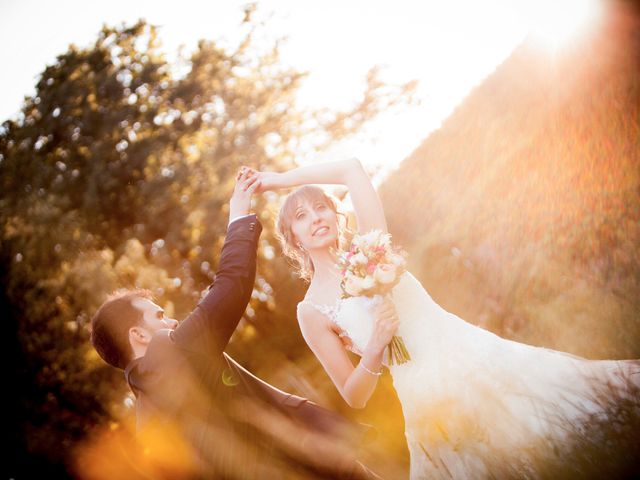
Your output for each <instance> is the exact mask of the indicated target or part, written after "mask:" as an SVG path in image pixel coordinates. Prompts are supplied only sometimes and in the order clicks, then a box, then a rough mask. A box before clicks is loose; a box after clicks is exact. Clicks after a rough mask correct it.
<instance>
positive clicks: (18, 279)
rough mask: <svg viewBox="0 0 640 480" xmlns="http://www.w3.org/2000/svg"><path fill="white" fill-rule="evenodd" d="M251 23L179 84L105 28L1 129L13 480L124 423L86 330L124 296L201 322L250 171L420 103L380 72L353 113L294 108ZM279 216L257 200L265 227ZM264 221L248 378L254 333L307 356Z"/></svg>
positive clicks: (250, 316) (205, 45)
mask: <svg viewBox="0 0 640 480" xmlns="http://www.w3.org/2000/svg"><path fill="white" fill-rule="evenodd" d="M252 8H253V7H249V8H248V9H247V12H246V16H245V21H244V22H243V24H242V25H241V26H240V27H239V28H242V29H244V30H245V36H244V38H243V40H242V41H241V42H240V44H239V45H238V47H237V48H235V49H233V50H232V51H229V50H228V49H224V48H222V47H220V46H219V45H217V44H216V43H215V42H211V41H201V42H200V43H199V44H198V48H197V49H196V51H195V52H194V53H193V54H192V55H191V56H190V57H189V58H181V59H180V64H181V65H182V66H183V67H184V68H185V69H186V70H187V72H186V74H185V73H184V72H183V73H182V74H181V75H178V74H177V73H176V71H175V69H174V68H173V67H174V66H175V65H171V64H169V63H167V60H166V58H165V56H164V54H163V52H162V50H161V46H160V44H159V41H158V38H157V30H156V28H155V27H154V26H152V25H148V24H147V23H145V22H144V21H140V22H138V23H136V24H135V25H133V26H121V27H117V28H113V27H106V26H105V27H104V28H103V29H102V30H101V32H100V33H99V35H98V38H97V40H96V41H95V43H94V45H93V46H91V47H90V48H78V47H75V46H71V47H70V48H69V50H68V51H67V52H66V53H64V54H62V55H60V56H59V57H58V58H57V61H56V62H55V63H54V64H53V65H50V66H48V67H47V68H46V69H45V70H44V72H43V73H42V76H41V78H40V80H39V82H38V84H37V86H36V94H35V95H34V96H33V97H30V98H27V99H26V100H25V103H24V107H23V109H22V113H21V116H20V118H19V119H18V120H16V121H7V122H5V123H4V124H3V125H2V129H1V131H0V192H1V193H0V225H1V227H2V232H1V239H0V242H1V252H0V259H1V262H2V267H3V268H2V271H3V272H5V273H4V274H3V276H2V284H3V287H4V295H3V297H2V308H3V311H6V312H7V318H8V319H9V321H10V322H11V324H12V327H13V328H15V330H16V333H17V339H18V344H17V346H16V349H15V352H14V353H15V355H16V357H17V365H18V368H17V370H16V374H15V375H16V379H15V380H16V384H17V386H18V390H19V391H18V392H17V396H16V405H15V408H16V409H18V411H19V414H18V415H16V419H15V422H16V424H15V429H16V434H17V438H18V442H17V445H16V449H17V455H16V459H17V461H18V463H19V468H23V469H27V470H29V471H32V470H33V469H34V468H36V467H37V466H38V465H40V463H38V462H41V465H43V466H44V465H46V466H47V468H50V466H51V465H57V466H58V468H59V472H61V473H62V472H69V471H72V469H73V465H72V463H73V461H72V458H71V457H70V456H68V452H72V451H73V448H74V447H75V446H76V445H77V444H78V442H80V441H81V440H82V439H83V438H85V437H86V436H87V435H88V434H90V433H91V432H92V431H93V430H94V429H95V426H97V425H103V424H105V423H106V422H109V421H115V422H118V421H121V420H122V418H125V417H126V414H127V411H128V410H127V408H126V405H125V402H124V400H126V386H125V384H124V382H123V381H122V378H121V374H120V373H119V372H117V371H116V370H114V369H112V368H111V367H108V366H106V365H105V364H104V363H103V362H102V361H101V360H100V359H99V358H98V357H97V355H96V354H95V352H94V351H93V349H92V348H91V347H90V345H89V344H88V325H89V319H90V317H91V315H92V314H93V312H94V311H95V309H96V308H97V307H98V306H99V304H100V303H101V302H102V301H103V300H104V297H105V295H106V294H108V293H110V292H111V291H113V290H114V289H115V288H117V287H123V286H125V287H127V286H128V287H134V286H135V287H143V288H150V289H152V290H153V291H154V292H155V294H156V296H157V299H158V301H159V302H160V303H162V304H164V305H165V306H166V307H167V308H166V309H167V310H168V312H169V313H170V314H175V315H176V316H177V317H178V318H180V317H181V316H182V315H184V314H186V313H188V311H189V310H190V309H191V308H193V306H194V304H195V301H196V300H197V298H198V297H199V296H200V294H201V291H203V290H204V289H205V287H206V286H207V285H208V283H209V282H210V281H211V279H212V277H213V272H214V271H215V265H216V264H217V260H218V257H217V254H218V252H219V248H220V246H221V244H222V241H223V237H224V234H225V230H226V222H227V215H228V207H227V202H228V198H229V196H230V194H231V190H232V187H233V178H234V173H235V171H236V170H237V168H238V167H239V166H240V165H242V164H247V165H250V166H252V167H255V168H260V169H266V168H269V169H283V168H288V167H291V166H294V165H295V159H296V157H297V156H298V155H300V154H301V153H303V149H304V148H308V147H305V145H311V148H312V149H316V150H317V149H321V148H325V147H326V146H328V145H330V144H331V143H332V142H335V141H337V140H339V139H341V138H344V137H346V136H348V135H350V134H352V133H354V132H356V131H357V130H358V129H359V128H360V127H361V126H362V125H364V124H365V123H366V122H367V121H369V120H370V119H372V118H374V117H375V116H376V115H377V114H378V113H380V112H381V111H382V110H385V109H388V108H390V107H393V106H395V105H399V104H401V103H403V102H404V101H406V100H407V99H408V98H410V96H411V92H412V90H413V88H414V86H415V85H414V84H406V85H402V86H399V87H390V86H388V85H385V84H384V83H383V82H381V81H380V80H379V75H378V72H377V70H375V69H372V71H371V73H370V75H369V77H368V82H367V88H366V90H365V92H364V94H363V97H362V99H361V101H360V102H358V103H357V104H356V105H355V106H354V107H353V109H351V110H349V111H346V112H332V111H328V110H323V111H305V110H301V109H299V108H298V107H297V106H296V103H295V92H296V89H297V88H298V87H299V85H300V84H301V82H302V81H303V79H304V74H302V73H300V72H297V71H295V70H293V69H291V68H287V67H285V66H283V65H282V64H281V62H280V59H279V51H278V47H279V43H278V41H275V40H274V41H273V44H272V45H270V46H269V48H266V49H265V48H261V47H260V45H259V42H256V41H255V40H254V38H255V35H256V32H257V31H259V29H261V28H263V27H262V26H260V25H259V24H258V23H257V22H255V21H254V20H252V15H251V13H252ZM275 200H276V199H275V198H273V197H269V196H265V197H263V198H260V199H258V203H259V208H258V211H263V212H266V211H267V209H268V208H269V205H270V204H271V206H273V203H274V202H275ZM263 218H264V220H265V227H266V228H265V233H264V234H263V237H262V239H263V240H262V245H261V248H260V252H259V260H260V264H259V272H260V277H259V279H258V281H257V283H256V290H255V292H254V298H253V300H252V304H251V306H250V308H249V309H248V311H247V315H246V316H245V321H244V322H243V327H242V328H241V329H239V331H238V332H237V334H236V336H235V338H234V341H235V343H236V348H235V350H236V352H237V353H238V354H239V356H240V357H241V359H242V360H244V361H245V363H248V364H249V365H251V364H252V363H254V362H255V360H253V359H252V358H251V357H249V356H248V355H247V354H246V349H243V348H240V347H239V346H238V345H240V346H241V345H251V346H252V348H254V349H257V348H263V349H265V348H266V349H269V348H270V347H269V344H270V343H269V342H257V341H256V338H258V337H260V333H259V332H261V331H262V332H266V333H268V335H269V338H270V339H271V340H270V342H271V344H272V345H273V344H275V345H277V347H278V348H286V349H287V352H288V356H289V358H290V359H296V358H298V357H305V355H306V356H307V357H308V353H307V351H306V349H304V348H302V343H301V341H300V336H299V335H291V334H290V330H291V329H292V328H293V324H292V314H293V312H294V309H293V305H294V302H295V299H296V295H295V293H296V292H298V293H300V285H299V284H298V283H296V282H294V280H293V279H292V277H291V274H290V273H289V270H288V268H287V266H286V265H285V263H284V262H283V261H282V259H281V258H279V256H278V255H277V251H278V250H277V249H278V247H277V245H276V242H275V237H274V234H273V227H272V225H271V224H270V222H269V221H268V218H267V215H266V214H264V215H263ZM272 285H278V287H279V288H278V289H274V288H273V287H272ZM280 288H282V289H283V290H285V291H286V294H284V292H283V294H278V292H280V291H281V290H280ZM292 292H293V293H294V294H293V295H292V294H291V293H292ZM256 333H257V334H258V335H256ZM264 338H265V336H264V335H263V336H262V339H263V340H264ZM271 348H273V347H271ZM243 352H245V353H244V358H243ZM264 358H267V357H264V356H263V357H262V360H261V365H263V368H264V369H265V370H266V369H267V368H269V370H270V371H271V372H275V373H274V375H277V372H278V371H279V369H278V368H277V365H265V362H264ZM271 358H272V359H273V362H274V363H278V362H282V361H284V359H285V356H284V355H272V356H271ZM300 364H301V365H304V364H305V363H304V361H301V362H300ZM307 364H309V362H308V361H307ZM258 373H261V372H258ZM267 377H268V375H267ZM280 386H281V387H283V388H286V387H288V385H282V384H280ZM27 463H28V464H29V466H27ZM30 469H31V470H30Z"/></svg>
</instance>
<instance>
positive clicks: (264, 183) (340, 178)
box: [258, 159, 387, 233]
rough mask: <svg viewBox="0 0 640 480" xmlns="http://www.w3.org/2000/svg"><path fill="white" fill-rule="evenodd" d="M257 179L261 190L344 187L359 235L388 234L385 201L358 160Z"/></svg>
mask: <svg viewBox="0 0 640 480" xmlns="http://www.w3.org/2000/svg"><path fill="white" fill-rule="evenodd" d="M258 180H260V182H261V186H260V191H266V190H276V189H280V188H291V187H297V186H299V185H307V184H339V185H345V186H346V187H347V188H348V189H349V193H350V194H351V202H352V203H353V208H354V210H355V214H356V220H357V222H358V232H359V233H366V232H368V231H370V230H375V229H377V230H382V232H383V233H386V232H387V221H386V219H385V216H384V210H383V209H382V202H380V198H379V197H378V194H377V193H376V191H375V189H374V188H373V184H372V183H371V179H369V176H368V175H367V172H365V170H364V168H363V167H362V164H361V163H360V161H359V160H357V159H349V160H341V161H337V162H327V163H321V164H316V165H306V166H303V167H298V168H294V169H292V170H289V171H287V172H283V173H274V172H259V178H258Z"/></svg>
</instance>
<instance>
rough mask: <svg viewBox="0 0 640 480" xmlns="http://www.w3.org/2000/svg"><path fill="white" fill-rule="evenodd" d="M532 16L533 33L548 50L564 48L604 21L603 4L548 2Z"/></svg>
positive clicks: (539, 5) (598, 1) (583, 0)
mask: <svg viewBox="0 0 640 480" xmlns="http://www.w3.org/2000/svg"><path fill="white" fill-rule="evenodd" d="M535 9H536V10H535V11H532V12H531V14H532V15H531V31H532V33H533V34H534V35H535V37H536V38H537V39H538V40H539V41H540V42H541V43H542V44H544V45H545V46H546V47H548V48H551V49H557V48H561V47H562V46H563V45H565V44H567V42H569V41H571V40H573V39H575V38H577V37H578V36H580V35H582V34H584V33H586V32H588V31H589V30H592V29H593V28H594V27H595V25H596V23H597V20H598V19H600V18H601V17H602V9H603V5H602V0H563V1H561V2H558V1H554V0H545V1H542V2H539V3H537V4H536V6H535Z"/></svg>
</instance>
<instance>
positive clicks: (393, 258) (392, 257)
mask: <svg viewBox="0 0 640 480" xmlns="http://www.w3.org/2000/svg"><path fill="white" fill-rule="evenodd" d="M387 258H388V260H389V261H390V262H391V263H393V264H394V265H395V266H396V267H401V266H402V265H404V257H403V256H402V255H398V254H397V253H391V254H389V255H388V256H387Z"/></svg>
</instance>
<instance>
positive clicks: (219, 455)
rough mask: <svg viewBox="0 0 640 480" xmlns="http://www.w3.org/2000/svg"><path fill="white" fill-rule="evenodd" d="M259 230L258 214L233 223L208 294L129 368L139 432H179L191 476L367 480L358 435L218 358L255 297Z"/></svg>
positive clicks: (346, 425) (357, 429) (328, 414)
mask: <svg viewBox="0 0 640 480" xmlns="http://www.w3.org/2000/svg"><path fill="white" fill-rule="evenodd" d="M261 230H262V226H261V225H260V222H259V221H258V220H257V218H256V216H255V215H250V216H248V217H243V218H241V219H238V220H236V221H234V222H232V223H231V224H230V226H229V229H228V232H227V237H226V239H225V243H224V246H223V248H222V253H221V257H220V264H219V268H218V271H217V272H216V277H215V280H214V282H213V284H212V285H211V286H210V287H209V292H208V293H207V295H206V296H205V297H204V298H203V299H202V300H201V301H200V303H199V304H198V306H197V307H196V309H195V310H194V311H193V312H192V313H191V314H190V315H189V316H188V317H187V318H186V319H185V320H184V321H183V322H182V323H180V325H179V326H178V327H177V328H176V329H175V330H174V331H171V330H160V331H159V332H157V333H156V334H155V335H154V337H153V339H152V340H151V342H150V343H149V345H148V348H147V351H146V354H145V355H144V356H143V357H140V358H137V359H135V360H133V361H132V362H131V363H130V364H129V365H128V366H127V368H126V370H125V377H126V379H127V382H128V383H129V385H130V387H131V389H132V391H133V392H134V393H135V395H136V414H137V426H138V429H139V431H140V430H141V429H144V428H146V427H148V426H149V425H157V424H166V425H170V426H171V427H172V428H173V430H172V431H176V430H177V431H179V432H180V433H181V436H183V438H184V439H185V441H186V443H187V444H188V445H189V446H190V447H191V448H192V449H193V450H194V456H195V457H196V458H197V461H196V463H197V465H198V467H197V474H195V475H194V476H196V477H211V478H240V477H242V478H258V477H264V476H265V475H266V476H269V477H273V476H274V475H275V476H278V477H279V476H284V471H285V469H290V470H291V471H292V472H296V474H297V475H303V476H308V477H309V478H325V477H326V478H373V477H374V476H373V475H372V474H369V473H367V472H368V471H367V470H366V469H365V468H364V467H362V465H361V464H359V463H357V462H356V461H355V458H354V457H353V453H352V452H351V448H350V447H352V446H353V442H352V441H353V439H354V438H356V437H358V436H359V435H361V434H362V430H360V427H355V426H354V425H352V424H351V423H350V422H347V421H345V420H344V419H343V418H342V417H340V416H338V415H337V414H334V413H332V412H329V411H327V410H324V409H322V408H320V407H318V406H317V405H315V404H313V403H312V402H309V401H307V400H306V399H304V398H301V397H298V396H295V395H290V394H287V393H285V392H282V391H280V390H278V389H276V388H274V387H272V386H271V385H269V384H267V383H265V382H263V381H261V380H260V379H258V378H257V377H255V376H253V375H252V374H250V373H249V372H248V371H246V370H245V369H243V368H242V367H241V366H240V365H238V364H237V363H236V362H235V361H233V360H232V359H231V358H230V357H229V356H227V355H226V354H224V353H223V350H224V348H225V347H226V345H227V343H228V341H229V339H230V337H231V335H232V333H233V331H234V330H235V328H236V326H237V324H238V322H239V320H240V318H241V317H242V314H243V313H244V310H245V308H246V306H247V303H248V302H249V299H250V297H251V292H252V290H253V283H254V279H255V273H256V249H257V243H258V238H259V236H260V232H261ZM354 432H355V433H354ZM350 442H351V443H350ZM327 448H328V450H327ZM322 464H326V467H322V466H321V465H322ZM203 472H204V473H203Z"/></svg>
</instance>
